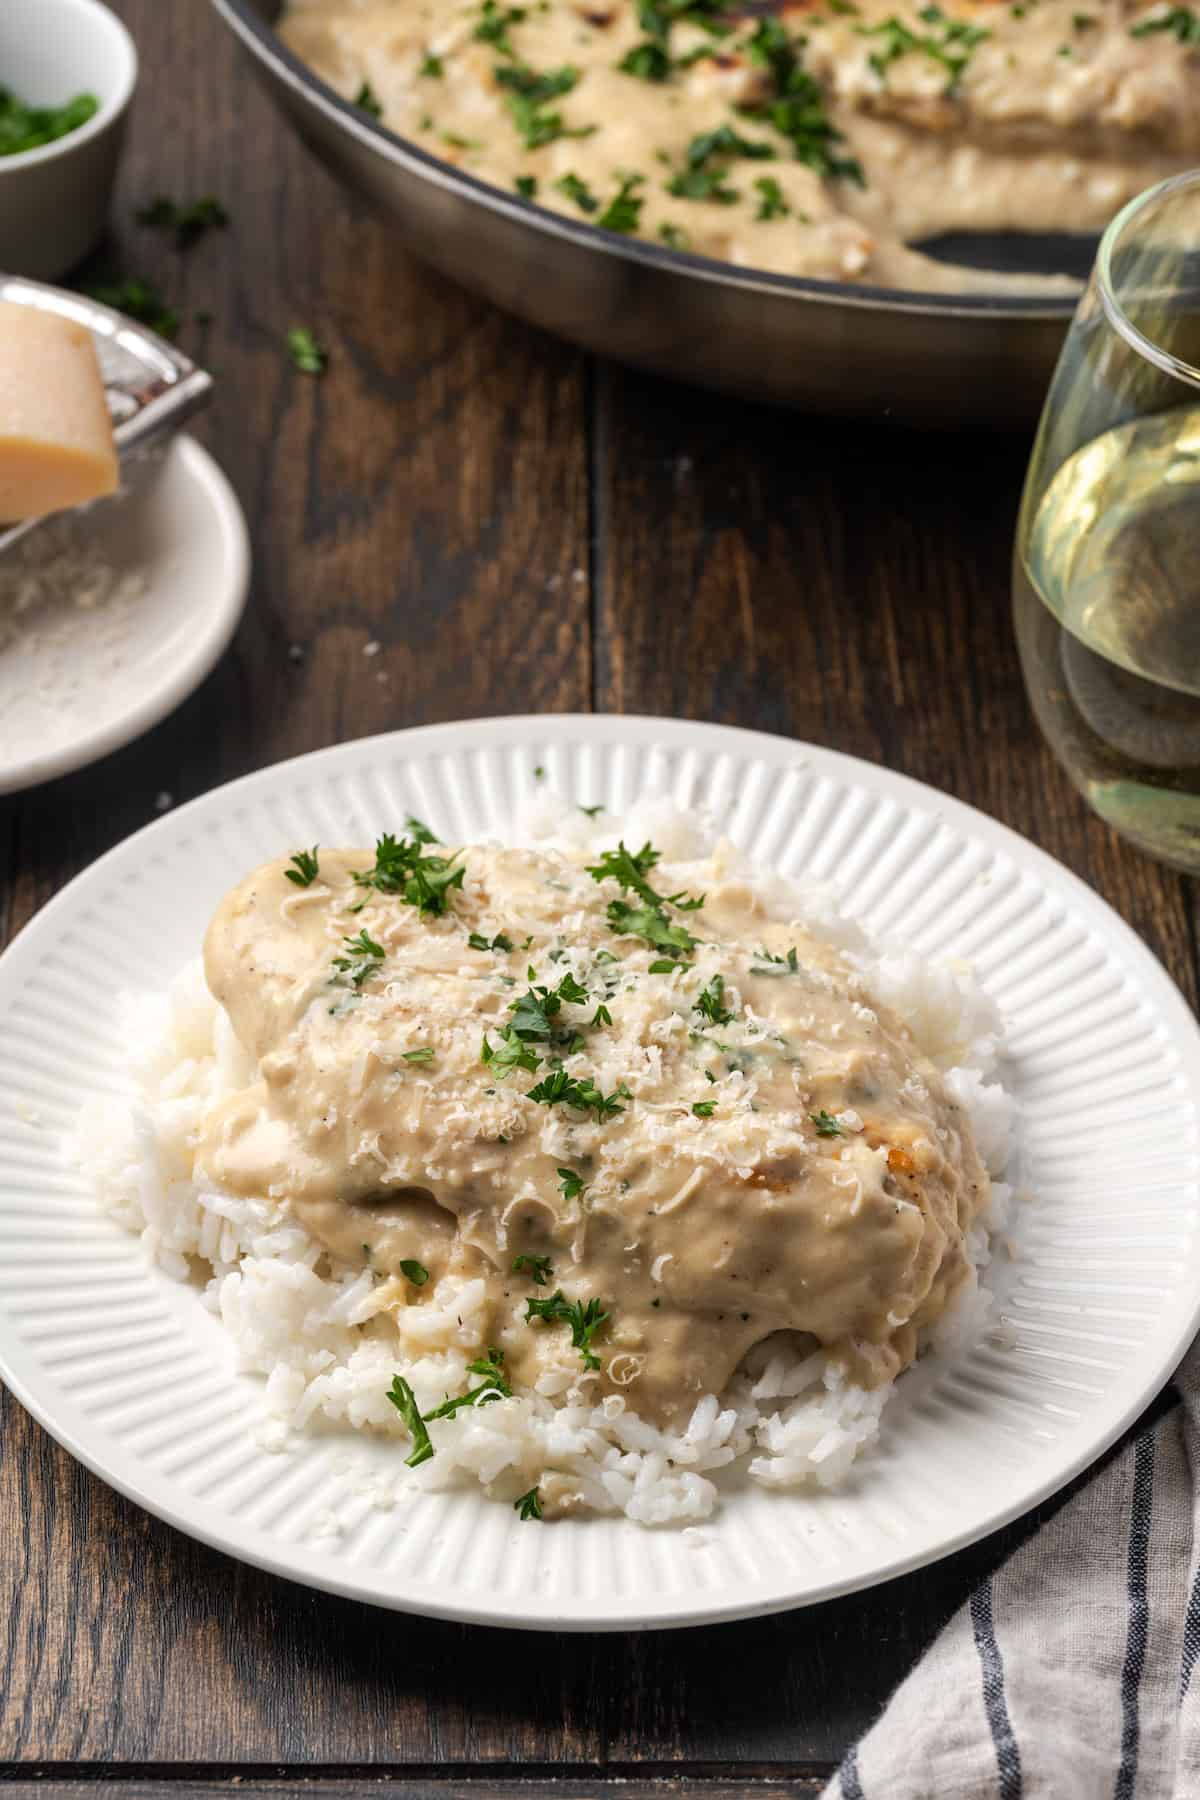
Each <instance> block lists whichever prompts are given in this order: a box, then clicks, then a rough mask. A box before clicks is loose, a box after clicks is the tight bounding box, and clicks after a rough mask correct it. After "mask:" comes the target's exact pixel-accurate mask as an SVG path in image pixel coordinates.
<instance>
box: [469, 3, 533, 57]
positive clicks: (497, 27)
mask: <svg viewBox="0 0 1200 1800" xmlns="http://www.w3.org/2000/svg"><path fill="white" fill-rule="evenodd" d="M481 10H482V14H483V16H482V18H481V19H480V21H479V23H478V25H477V26H476V27H475V31H474V34H473V35H474V36H475V38H476V39H477V40H478V41H479V43H481V44H491V46H492V48H493V49H494V50H498V51H499V52H500V54H501V56H515V55H516V51H515V50H514V49H513V47H512V44H511V42H510V40H509V36H508V32H509V27H510V26H512V25H519V24H520V23H521V21H522V19H524V18H525V16H526V8H525V7H523V6H509V7H500V6H497V4H496V0H483V6H482V9H481Z"/></svg>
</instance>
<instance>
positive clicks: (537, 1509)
mask: <svg viewBox="0 0 1200 1800" xmlns="http://www.w3.org/2000/svg"><path fill="white" fill-rule="evenodd" d="M513 1511H514V1512H515V1513H516V1515H517V1517H518V1518H519V1519H540V1518H541V1516H542V1503H541V1501H540V1500H539V1498H538V1491H537V1489H536V1488H535V1487H531V1488H530V1490H529V1492H528V1493H527V1494H522V1495H521V1497H520V1499H519V1500H514V1501H513Z"/></svg>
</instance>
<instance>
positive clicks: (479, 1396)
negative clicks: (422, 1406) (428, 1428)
mask: <svg viewBox="0 0 1200 1800" xmlns="http://www.w3.org/2000/svg"><path fill="white" fill-rule="evenodd" d="M467 1374H468V1375H479V1376H481V1377H482V1379H481V1381H480V1384H479V1386H478V1387H473V1388H469V1389H468V1390H467V1392H466V1393H465V1394H458V1395H456V1396H455V1397H454V1398H453V1399H451V1397H450V1395H449V1394H447V1396H446V1398H445V1399H444V1400H443V1401H442V1403H441V1405H440V1406H435V1407H434V1408H433V1409H432V1411H430V1412H427V1413H426V1414H425V1422H426V1424H428V1423H429V1421H430V1420H431V1419H452V1418H453V1417H454V1415H455V1413H456V1412H460V1411H461V1410H462V1408H463V1407H464V1406H490V1405H491V1403H492V1401H493V1400H511V1399H512V1389H511V1387H509V1385H508V1378H507V1376H506V1375H505V1373H504V1352H503V1350H496V1349H491V1350H489V1351H488V1353H487V1356H486V1357H484V1358H482V1359H480V1360H479V1361H477V1362H469V1363H468V1364H467Z"/></svg>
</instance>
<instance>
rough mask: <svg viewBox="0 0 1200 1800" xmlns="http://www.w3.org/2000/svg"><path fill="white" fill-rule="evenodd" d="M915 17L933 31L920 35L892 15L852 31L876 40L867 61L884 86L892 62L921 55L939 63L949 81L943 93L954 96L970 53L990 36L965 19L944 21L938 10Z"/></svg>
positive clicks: (926, 10) (929, 9)
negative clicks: (874, 47) (876, 44)
mask: <svg viewBox="0 0 1200 1800" xmlns="http://www.w3.org/2000/svg"><path fill="white" fill-rule="evenodd" d="M917 17H918V18H919V19H920V21H921V23H922V24H923V25H929V26H931V27H932V28H933V29H932V30H931V31H929V32H928V33H926V34H925V35H922V34H921V33H920V32H916V31H913V30H912V29H911V27H909V26H908V25H906V24H905V23H904V21H903V20H902V19H898V18H896V16H895V15H894V14H893V16H892V17H891V18H890V19H885V20H884V21H883V23H882V24H880V25H856V26H855V28H854V29H855V30H856V31H857V32H858V33H859V35H860V36H861V37H869V38H878V39H879V49H878V50H873V51H872V52H871V54H870V56H869V57H868V58H867V61H868V62H869V63H870V65H871V67H872V68H873V69H874V71H875V73H876V74H877V75H878V77H879V79H880V81H881V82H883V83H884V85H885V86H886V85H887V73H888V70H889V69H890V68H891V66H892V64H893V63H894V62H898V61H899V59H900V58H901V57H902V56H910V55H913V54H920V55H922V56H928V57H931V58H932V60H933V61H934V62H937V63H941V65H942V67H943V68H944V69H945V71H946V74H947V77H948V79H947V82H946V87H945V90H944V91H945V92H946V93H947V94H954V93H955V92H956V91H957V89H958V84H959V82H960V81H961V79H962V74H963V70H964V69H965V68H966V66H967V64H968V63H969V62H970V60H971V55H972V52H973V51H974V50H975V49H977V48H978V46H979V45H980V44H982V43H983V42H984V41H985V39H987V38H989V37H990V36H991V35H992V34H991V32H990V31H986V30H985V29H984V28H983V27H982V26H981V25H971V24H969V23H968V22H967V21H966V20H965V19H950V18H947V16H946V14H945V13H944V12H943V11H942V9H941V7H940V6H923V7H922V8H921V11H920V12H919V13H918V14H917Z"/></svg>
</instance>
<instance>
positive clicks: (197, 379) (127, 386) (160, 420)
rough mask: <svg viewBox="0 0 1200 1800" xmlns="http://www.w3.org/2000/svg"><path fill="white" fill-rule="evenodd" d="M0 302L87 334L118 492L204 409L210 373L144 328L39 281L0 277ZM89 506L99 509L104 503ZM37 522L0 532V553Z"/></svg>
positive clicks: (83, 298) (37, 524)
mask: <svg viewBox="0 0 1200 1800" xmlns="http://www.w3.org/2000/svg"><path fill="white" fill-rule="evenodd" d="M0 301H9V302H11V303H13V304H14V305H16V306H35V307H39V308H40V309H41V310H42V311H43V312H54V313H58V314H60V315H61V316H62V317H63V318H64V319H72V320H73V321H74V322H75V323H76V324H77V325H85V326H86V327H87V329H88V330H89V331H90V332H91V334H92V337H93V338H94V339H95V343H96V352H97V354H98V356H99V358H100V372H101V374H102V375H103V377H104V386H105V389H106V390H107V393H108V405H109V411H110V412H111V413H112V417H113V425H114V435H115V437H116V443H117V454H118V455H119V457H120V459H121V480H122V485H123V486H125V485H127V484H129V483H130V482H135V481H136V479H137V474H138V469H139V465H141V464H144V462H145V460H146V457H147V453H148V452H150V451H152V450H153V449H154V447H155V445H156V444H157V443H158V442H159V441H161V440H162V439H163V438H164V437H165V436H166V434H167V433H168V432H170V431H172V430H175V429H176V428H177V427H178V426H180V425H181V424H182V423H183V421H184V420H185V419H186V418H188V416H189V415H190V414H191V413H194V412H196V411H197V410H198V408H200V407H201V406H204V405H205V404H206V402H207V400H208V397H209V395H210V393H211V392H212V386H213V382H212V376H211V375H209V374H207V373H206V372H205V370H203V369H200V368H197V367H196V364H195V363H193V362H191V361H189V359H188V358H187V357H186V356H183V355H181V354H180V352H179V351H178V350H176V349H175V348H174V346H173V345H171V344H168V343H167V342H165V340H164V339H163V338H160V337H157V336H156V335H155V333H154V332H152V331H148V330H147V329H146V327H145V326H144V325H139V324H137V323H136V321H135V320H133V319H127V318H125V317H124V316H123V315H122V314H121V313H119V312H114V311H113V309H112V308H111V307H110V306H101V305H100V304H99V302H98V301H96V300H88V299H86V298H85V297H84V296H83V295H82V294H70V293H67V292H66V291H65V290H64V289H63V288H55V287H46V286H44V285H43V283H41V282H38V281H26V280H25V279H24V278H23V277H20V276H11V275H0ZM113 498H119V496H113ZM92 504H93V505H95V506H104V505H108V504H111V500H107V501H106V500H97V501H94V502H93V503H92ZM50 516H51V518H56V517H60V516H61V515H58V514H51V515H50ZM45 523H47V521H46V520H44V519H29V520H26V521H25V522H24V523H22V524H19V525H13V526H11V527H9V529H8V530H6V531H0V555H2V554H3V553H4V552H5V551H7V550H11V549H12V548H13V546H14V545H15V544H16V543H18V542H19V541H20V540H22V539H23V538H25V537H27V536H28V535H29V533H30V532H32V531H36V530H37V528H38V526H39V525H43V524H45Z"/></svg>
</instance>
